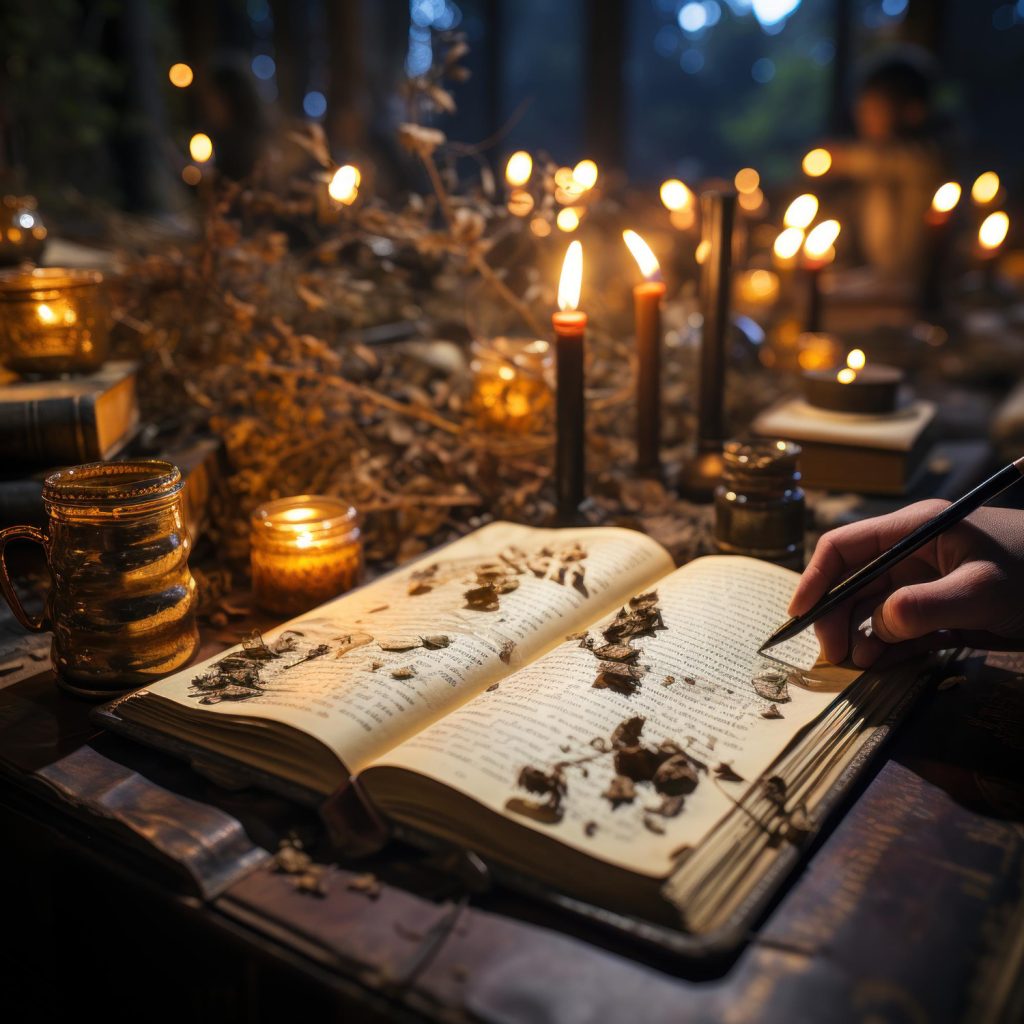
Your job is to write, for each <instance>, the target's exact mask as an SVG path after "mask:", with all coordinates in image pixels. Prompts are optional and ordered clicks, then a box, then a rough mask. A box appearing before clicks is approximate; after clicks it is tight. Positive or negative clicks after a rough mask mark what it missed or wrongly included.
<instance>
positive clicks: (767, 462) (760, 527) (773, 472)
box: [715, 441, 804, 570]
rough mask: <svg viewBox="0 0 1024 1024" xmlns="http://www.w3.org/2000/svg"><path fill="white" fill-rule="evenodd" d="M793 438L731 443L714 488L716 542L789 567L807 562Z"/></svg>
mask: <svg viewBox="0 0 1024 1024" xmlns="http://www.w3.org/2000/svg"><path fill="white" fill-rule="evenodd" d="M799 457H800V446H799V445H796V444H793V443H792V442H790V441H727V442H726V443H725V446H724V451H723V461H724V469H723V471H722V481H721V483H720V484H719V485H718V487H717V488H716V489H715V545H716V547H717V548H718V551H719V552H720V553H721V554H723V555H749V556H750V557H752V558H761V559H763V560H765V561H767V562H775V563H777V564H778V565H784V566H786V568H788V569H797V570H799V569H802V568H803V564H804V492H803V489H802V488H801V486H800V472H799V470H798V468H797V460H798V459H799Z"/></svg>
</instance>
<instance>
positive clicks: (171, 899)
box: [0, 622, 1024, 1024]
mask: <svg viewBox="0 0 1024 1024" xmlns="http://www.w3.org/2000/svg"><path fill="white" fill-rule="evenodd" d="M0 625H4V627H5V628H6V629H7V631H8V640H9V641H10V639H11V637H12V636H13V635H14V632H13V631H14V630H15V629H16V627H14V626H13V625H11V624H10V623H9V622H7V623H0ZM25 649H26V650H28V648H25ZM39 655H40V651H39V650H38V648H36V649H35V655H34V656H35V657H38V656H39ZM31 662H32V659H31V658H30V657H28V656H26V661H25V664H24V665H23V666H22V668H21V669H20V670H15V671H8V674H7V675H0V820H2V826H3V831H2V835H3V837H4V838H3V846H2V849H3V854H2V857H0V866H2V870H3V879H4V884H3V892H4V907H3V911H4V927H5V931H6V933H7V938H8V943H7V947H8V951H7V952H6V953H5V954H4V956H3V960H2V962H3V965H4V971H3V973H4V979H3V981H4V987H3V992H4V996H3V1001H4V1003H5V1004H6V1007H7V1008H9V1009H10V1011H11V1012H10V1013H9V1014H5V1018H6V1019H9V1020H12V1021H13V1020H26V1021H27V1020H43V1019H49V1018H51V1017H55V1016H57V1015H58V1014H62V1015H63V1014H67V1013H70V1012H74V1013H76V1015H77V1014H81V1013H83V1012H87V1013H88V1012H92V1011H95V1012H96V1013H98V1014H99V1013H106V1014H109V1013H110V1012H111V1010H114V1011H115V1016H119V1015H121V1014H122V1013H123V1014H127V1013H131V1015H132V1016H133V1017H134V1016H138V1017H139V1018H140V1019H153V1018H155V1019H158V1020H161V1019H165V1018H166V1019H170V1018H172V1017H173V1018H175V1019H177V1020H181V1019H189V1020H198V1021H205V1020H210V1021H217V1022H219V1024H222V1022H224V1021H231V1020H257V1021H270V1020H279V1019H283V1015H284V1014H286V1013H287V1014H290V1015H295V1013H296V1011H299V1012H300V1013H301V1014H302V1017H303V1019H307V1020H312V1019H325V1020H326V1019H335V1018H341V1017H343V1018H344V1019H345V1020H354V1021H373V1020H389V1021H392V1020H403V1019H421V1018H429V1019H437V1020H487V1021H503V1022H506V1021H523V1022H530V1024H536V1022H543V1021H558V1022H576V1021H579V1022H584V1021H586V1022H590V1021H604V1020H608V1021H621V1020H631V1021H632V1020H635V1021H666V1022H669V1021H671V1022H678V1021H681V1020H694V1021H707V1022H712V1021H714V1022H721V1021H728V1022H731V1024H741V1022H745V1021H758V1022H774V1021H778V1022H786V1024H790V1022H799V1021H806V1020H813V1021H816V1022H817V1021H820V1022H836V1024H838V1022H846V1021H850V1022H853V1021H901V1022H902V1021H907V1022H917V1021H922V1022H923V1021H929V1022H931V1021H962V1020H970V1021H978V1020H1006V1021H1018V1020H1021V1019H1024V981H1022V977H1021V967H1022V963H1024V830H1022V828H1021V823H1022V822H1024V783H1022V779H1024V773H1022V771H1021V764H1022V763H1024V679H1022V678H1021V675H1020V673H1021V671H1022V670H1024V657H1021V656H1006V655H1004V656H998V657H997V656H990V657H989V659H988V660H987V662H985V661H983V660H982V659H981V658H975V659H973V660H971V661H970V663H969V665H968V676H969V679H968V681H967V682H964V683H960V684H958V685H956V686H952V687H948V688H946V689H942V690H938V691H932V692H931V693H929V694H928V695H927V696H926V697H925V698H924V699H923V700H922V702H921V703H920V704H919V706H918V707H917V708H916V709H915V711H914V712H913V714H912V716H911V719H910V721H909V723H908V724H907V725H906V726H905V727H904V728H903V730H902V731H901V733H900V735H899V736H898V738H897V740H896V741H895V742H894V743H893V744H892V745H891V746H890V748H888V750H887V751H886V752H885V754H884V756H883V757H882V759H881V761H880V765H879V768H878V771H877V773H876V774H874V776H873V778H871V779H870V780H869V781H866V782H865V784H864V786H862V787H861V789H860V791H859V792H858V793H857V794H856V796H855V798H854V799H853V800H852V802H851V804H850V806H849V807H848V808H847V809H846V813H845V814H844V815H843V816H842V817H841V820H839V821H838V823H837V824H835V826H834V827H833V828H832V829H831V830H830V831H827V832H826V834H825V836H824V837H823V838H822V839H820V840H819V841H818V842H817V843H815V844H814V846H813V847H812V848H811V849H810V850H809V851H808V855H807V858H806V861H805V864H804V866H803V868H802V871H801V873H800V874H799V876H798V877H797V878H796V879H795V880H794V882H793V884H792V885H791V886H790V887H789V889H788V891H787V892H786V893H785V894H784V895H783V897H782V898H781V899H780V900H779V901H778V903H777V905H775V906H774V907H773V908H772V909H771V911H770V912H769V914H768V916H767V918H766V919H765V920H764V921H763V922H762V924H761V925H760V926H759V927H758V929H757V930H756V932H755V933H754V934H752V935H751V936H750V941H749V943H748V944H747V945H746V946H745V947H744V948H743V949H742V950H741V951H740V953H739V954H738V956H737V957H736V958H735V959H734V960H733V961H731V962H728V963H723V964H715V965H693V964H687V963H682V962H679V961H677V960H674V959H672V958H670V957H667V956H664V955H661V954H658V953H657V952H655V951H652V950H651V949H649V948H646V947H644V946H642V945H640V944H632V943H628V942H626V941H624V940H622V939H620V938H617V937H616V936H614V935H612V934H610V933H606V932H603V931H602V930H601V929H599V928H598V927H596V926H594V925H592V924H587V923H583V922H581V921H579V920H577V919H574V918H571V917H568V916H564V915H561V914H558V913H556V912H554V911H553V910H551V909H550V908H548V907H546V906H542V905H540V904H536V903H533V902H531V901H530V900H528V899H525V898H523V897H520V896H516V895H514V894H510V893H508V892H504V891H501V890H491V891H484V892H472V887H471V886H470V885H469V883H468V882H467V881H466V880H465V878H461V879H460V877H459V875H458V874H457V873H454V874H453V872H452V870H451V865H447V866H444V865H438V864H436V863H432V862H431V861H430V860H429V859H427V858H426V857H425V856H424V855H422V854H419V853H417V852H415V851H412V850H410V849H408V848H406V847H403V846H399V845H395V846H394V847H393V848H389V849H388V850H386V851H385V853H384V854H383V855H377V856H376V857H375V858H374V859H373V860H371V861H370V862H369V863H368V864H363V863H360V864H347V865H342V866H336V867H332V868H331V869H330V873H329V875H328V890H327V895H326V896H325V897H324V898H317V897H316V896H311V895H306V894H302V893H299V892H297V891H296V890H295V888H294V886H293V885H292V882H291V880H290V879H289V877H288V876H285V875H282V874H278V873H275V872H274V871H272V870H271V868H270V859H271V858H270V853H269V852H268V851H273V850H275V849H276V848H277V844H278V841H279V840H280V838H281V837H282V836H285V835H287V834H288V833H289V832H291V831H294V832H295V833H297V834H298V835H300V836H302V837H303V838H304V839H305V840H306V842H307V844H308V846H309V848H310V849H311V850H312V851H313V852H314V854H315V855H316V857H317V859H318V860H325V861H326V860H329V859H330V853H329V848H328V846H327V844H326V842H325V832H324V828H323V827H322V825H321V823H320V822H319V821H318V820H317V818H316V817H315V816H314V815H312V814H311V813H310V812H308V811H303V810H301V809H299V808H296V807H293V806H290V805H288V804H286V803H285V802H283V801H281V800H279V799H277V798H275V797H271V796H268V795H266V794H263V793H259V792H254V791H245V792H234V793H233V792H229V791H227V790H223V789H219V788H218V787H216V786H214V785H213V784H211V783H210V782H208V781H205V780H204V779H203V778H202V777H200V776H199V775H197V774H195V773H194V772H192V771H191V770H190V769H189V768H188V767H187V766H186V765H184V764H182V763H178V762H176V761H174V760H173V759H171V758H168V757H165V756H164V755H161V754H158V753H156V752H154V751H150V750H148V749H145V748H142V747H139V746H137V745H133V744H131V743H129V742H127V741H125V740H123V739H121V738H118V737H115V736H112V735H109V734H101V733H98V732H97V730H96V729H95V728H93V727H92V726H91V725H90V724H89V721H88V717H87V716H88V710H89V708H88V705H85V704H82V703H80V702H78V701H75V700H72V699H71V698H68V697H65V696H63V695H62V694H60V693H59V692H58V691H57V690H56V688H55V686H54V683H53V679H52V677H51V675H50V673H49V671H48V670H44V671H38V668H39V666H41V665H44V664H45V662H43V661H39V662H38V663H36V665H35V666H33V664H32V663H31ZM10 663H11V662H10V661H8V662H7V663H6V664H7V667H9V665H10ZM3 671H6V668H5V664H4V663H3V659H0V672H3ZM365 871H372V872H374V873H375V874H377V875H378V877H379V878H380V879H381V880H382V885H381V892H380V895H379V897H378V898H376V899H371V898H370V897H369V896H368V895H366V894H365V893H362V892H358V891H354V890H352V889H349V888H347V882H348V880H349V879H351V878H352V877H353V876H354V875H355V874H357V873H360V872H365Z"/></svg>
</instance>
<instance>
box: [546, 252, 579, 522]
mask: <svg viewBox="0 0 1024 1024" xmlns="http://www.w3.org/2000/svg"><path fill="white" fill-rule="evenodd" d="M582 277H583V247H582V245H580V243H579V242H578V241H575V242H572V243H570V245H569V249H568V251H567V252H566V254H565V261H564V263H563V264H562V276H561V280H560V281H559V283H558V305H559V312H557V313H555V314H554V315H553V316H552V318H551V322H552V324H553V326H554V328H555V372H556V374H557V392H556V410H555V429H556V434H557V436H556V439H555V488H556V492H557V501H558V519H559V522H561V523H571V522H573V521H574V520H575V519H576V518H578V516H579V508H580V505H581V503H582V502H583V496H584V493H585V487H586V452H585V439H586V431H585V419H584V395H583V336H584V331H585V330H586V326H587V314H586V313H583V312H581V311H579V310H578V309H576V307H577V305H579V300H580V286H581V282H582Z"/></svg>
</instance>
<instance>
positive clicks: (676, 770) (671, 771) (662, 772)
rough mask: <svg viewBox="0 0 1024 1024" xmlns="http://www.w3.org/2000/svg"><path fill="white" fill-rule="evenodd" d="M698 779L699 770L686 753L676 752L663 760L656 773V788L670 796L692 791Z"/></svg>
mask: <svg viewBox="0 0 1024 1024" xmlns="http://www.w3.org/2000/svg"><path fill="white" fill-rule="evenodd" d="M697 781H698V780H697V772H696V770H695V769H694V767H693V765H692V764H691V763H690V759H689V758H688V757H687V756H686V755H685V754H675V755H674V756H672V757H670V758H668V760H666V761H663V762H662V763H661V764H660V765H659V766H658V770H657V771H656V772H655V773H654V788H655V789H656V790H657V791H658V792H659V793H665V794H667V795H668V796H680V795H685V794H687V793H692V792H693V791H694V790H695V789H696V788H697Z"/></svg>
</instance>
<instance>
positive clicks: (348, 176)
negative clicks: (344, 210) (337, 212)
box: [327, 164, 363, 206]
mask: <svg viewBox="0 0 1024 1024" xmlns="http://www.w3.org/2000/svg"><path fill="white" fill-rule="evenodd" d="M362 180H363V176H362V174H360V173H359V168H358V167H354V166H353V165H352V164H345V165H344V166H343V167H339V168H338V169H337V170H336V171H335V172H334V177H333V178H331V183H330V184H329V185H328V186H327V194H328V195H329V196H330V197H331V198H332V199H333V200H334V201H335V202H336V203H344V204H345V206H351V205H352V203H354V202H355V199H356V196H357V195H358V194H359V185H360V183H361V182H362Z"/></svg>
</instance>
